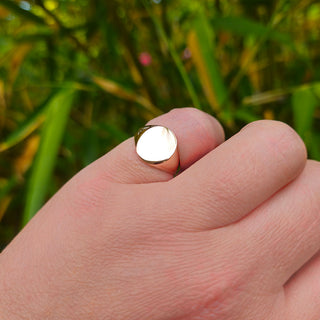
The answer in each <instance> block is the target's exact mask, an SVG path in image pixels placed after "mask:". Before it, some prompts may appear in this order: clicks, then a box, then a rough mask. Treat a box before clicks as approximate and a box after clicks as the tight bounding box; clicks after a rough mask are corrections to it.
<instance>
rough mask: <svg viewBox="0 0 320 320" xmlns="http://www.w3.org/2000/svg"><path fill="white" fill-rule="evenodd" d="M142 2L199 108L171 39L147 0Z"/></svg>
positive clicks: (197, 106) (195, 104)
mask: <svg viewBox="0 0 320 320" xmlns="http://www.w3.org/2000/svg"><path fill="white" fill-rule="evenodd" d="M143 3H144V6H145V8H146V10H147V11H148V13H149V14H150V17H151V19H152V21H153V23H154V25H155V26H156V29H157V32H158V34H159V38H160V39H161V40H162V41H163V43H164V44H165V45H166V46H167V48H168V50H169V52H170V55H171V57H172V59H173V61H174V63H175V65H176V67H177V69H178V71H179V73H180V75H181V78H182V80H183V82H184V84H185V86H186V88H187V90H188V93H189V96H190V98H191V100H192V103H193V107H195V108H198V109H201V105H200V101H199V99H198V95H197V93H196V90H195V88H194V86H193V84H192V82H191V80H190V78H189V76H188V73H187V71H186V69H185V67H184V64H183V62H182V60H181V58H180V56H179V54H178V52H177V50H176V49H175V47H174V45H173V43H172V41H171V40H170V39H169V38H168V36H167V35H166V32H165V30H164V28H163V26H162V24H161V22H160V20H159V18H158V17H157V16H156V15H155V14H154V13H153V11H152V10H151V9H150V6H149V5H148V3H147V1H143Z"/></svg>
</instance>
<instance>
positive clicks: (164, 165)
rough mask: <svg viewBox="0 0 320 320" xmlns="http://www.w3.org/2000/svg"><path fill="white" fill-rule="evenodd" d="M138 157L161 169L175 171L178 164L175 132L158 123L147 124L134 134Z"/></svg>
mask: <svg viewBox="0 0 320 320" xmlns="http://www.w3.org/2000/svg"><path fill="white" fill-rule="evenodd" d="M134 141H135V145H136V152H137V154H138V156H139V157H140V159H142V160H143V161H144V162H146V163H148V164H149V165H151V166H153V167H156V168H159V169H161V170H163V171H167V172H170V173H175V172H176V171H177V169H178V166H179V153H178V142H177V138H176V136H175V134H174V133H173V132H172V131H171V130H170V129H168V128H166V127H163V126H159V125H148V126H144V127H143V128H141V129H139V130H138V132H137V133H136V135H135V136H134Z"/></svg>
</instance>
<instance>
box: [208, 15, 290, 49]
mask: <svg viewBox="0 0 320 320" xmlns="http://www.w3.org/2000/svg"><path fill="white" fill-rule="evenodd" d="M212 24H213V27H214V28H215V29H216V30H225V31H229V32H232V33H234V34H238V35H240V36H244V37H246V36H248V35H250V36H255V37H264V36H265V37H266V39H272V40H274V41H277V42H280V43H284V44H287V45H288V46H289V47H292V48H294V43H293V40H292V38H291V37H290V35H288V34H286V33H282V32H279V31H277V30H273V29H272V28H271V26H265V25H263V24H261V23H259V22H255V21H252V20H249V19H247V18H244V17H218V18H215V19H213V20H212Z"/></svg>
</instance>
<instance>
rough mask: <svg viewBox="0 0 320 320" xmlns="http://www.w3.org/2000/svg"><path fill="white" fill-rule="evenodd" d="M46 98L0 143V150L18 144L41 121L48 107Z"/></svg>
mask: <svg viewBox="0 0 320 320" xmlns="http://www.w3.org/2000/svg"><path fill="white" fill-rule="evenodd" d="M48 100H49V99H46V101H45V102H44V103H43V104H42V105H41V106H40V107H39V108H37V109H36V111H35V112H34V113H32V114H31V115H30V116H29V117H28V118H27V120H25V121H24V122H23V123H22V124H21V125H19V127H18V129H17V130H16V131H14V132H12V133H11V134H10V135H9V136H8V137H7V139H6V140H5V141H3V142H1V143H0V152H1V151H5V150H7V149H9V148H11V147H13V146H15V145H16V144H18V143H19V142H20V141H22V140H23V139H25V138H26V137H27V136H28V135H30V134H31V133H32V132H33V131H34V130H36V129H37V128H38V127H39V126H40V125H41V124H42V123H43V121H44V120H45V117H46V112H47V109H48Z"/></svg>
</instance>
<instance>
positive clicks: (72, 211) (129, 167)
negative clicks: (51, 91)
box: [0, 109, 320, 320]
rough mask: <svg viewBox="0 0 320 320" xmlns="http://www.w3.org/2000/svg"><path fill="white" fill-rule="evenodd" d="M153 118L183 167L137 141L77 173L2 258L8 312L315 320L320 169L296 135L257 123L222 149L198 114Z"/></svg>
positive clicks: (2, 301)
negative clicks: (140, 148) (175, 145)
mask: <svg viewBox="0 0 320 320" xmlns="http://www.w3.org/2000/svg"><path fill="white" fill-rule="evenodd" d="M151 123H152V124H160V125H164V126H167V127H169V128H170V129H172V130H173V131H174V132H175V133H176V135H177V138H178V142H179V153H180V159H181V167H182V170H183V171H182V173H181V174H179V175H178V176H176V177H174V178H173V177H172V175H170V174H169V173H165V172H162V171H160V170H158V169H156V168H152V167H149V166H148V165H147V164H145V163H143V162H142V161H141V160H140V159H138V157H137V155H136V154H135V151H134V142H133V139H132V138H131V139H129V140H127V141H125V142H123V143H122V144H121V145H119V146H118V147H117V148H115V149H114V150H112V151H111V152H109V153H108V154H106V155H105V156H104V157H102V158H101V159H99V160H97V161H96V162H95V163H93V164H92V165H90V166H89V167H87V168H85V169H84V170H82V171H81V172H80V173H79V174H77V175H76V176H75V177H74V178H73V179H71V180H70V181H69V182H68V183H67V184H66V185H65V186H64V187H63V188H62V189H61V190H60V191H59V192H58V193H57V194H56V195H55V196H54V197H53V198H52V199H51V200H50V201H49V202H48V203H47V204H46V205H45V206H44V207H43V208H42V209H41V210H40V212H38V214H37V215H36V216H35V217H34V218H33V219H32V221H31V222H30V223H29V224H28V225H27V227H26V228H25V229H23V231H22V232H21V233H20V234H19V235H18V236H17V237H16V238H15V240H14V241H13V242H12V243H11V244H10V245H9V246H8V247H7V248H6V250H5V251H4V252H3V253H2V254H1V256H0V288H1V292H2V294H1V297H0V314H1V319H10V320H14V319H32V320H38V319H39V320H40V319H41V320H43V319H50V320H53V319H59V320H61V319H71V320H73V319H75V320H79V319H90V320H98V319H112V320H151V319H152V320H178V319H179V320H180V319H181V320H182V319H183V320H209V319H210V320H212V319H219V320H224V319H225V320H250V319H255V320H256V319H259V320H264V319H265V320H316V319H319V317H320V282H319V278H320V256H319V254H318V252H319V249H320V166H319V163H317V162H314V161H306V151H305V147H304V144H303V143H302V141H301V140H300V138H299V137H298V135H297V134H296V133H295V132H294V131H293V130H292V129H291V128H290V127H289V126H287V125H285V124H283V123H280V122H276V121H258V122H254V123H252V124H250V125H248V126H246V127H245V128H244V129H243V130H241V131H240V132H239V133H238V134H236V135H235V136H233V137H232V138H231V139H229V140H228V141H226V142H224V143H222V142H223V139H224V134H223V131H222V128H221V126H220V125H219V124H218V122H217V121H216V120H215V119H213V118H212V117H211V116H209V115H207V114H205V113H203V112H201V111H198V110H195V109H179V110H173V111H171V112H169V113H168V114H165V115H162V116H160V117H159V118H157V119H154V120H153V121H152V122H151ZM218 145H219V147H217V146H218ZM216 147H217V148H216Z"/></svg>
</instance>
